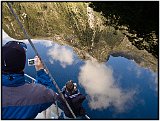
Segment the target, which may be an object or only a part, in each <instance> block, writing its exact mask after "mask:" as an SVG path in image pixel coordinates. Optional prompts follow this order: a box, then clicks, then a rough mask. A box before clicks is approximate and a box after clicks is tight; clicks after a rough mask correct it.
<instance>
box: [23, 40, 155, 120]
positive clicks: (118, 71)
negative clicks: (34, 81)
mask: <svg viewBox="0 0 160 121" xmlns="http://www.w3.org/2000/svg"><path fill="white" fill-rule="evenodd" d="M33 42H34V44H35V47H36V48H37V50H38V51H39V54H40V56H41V57H42V59H43V60H44V62H45V63H46V65H47V66H48V68H49V70H50V72H51V73H52V75H53V77H54V79H55V80H56V82H57V84H58V85H59V87H60V88H62V87H63V85H64V84H65V82H66V81H68V80H70V79H72V80H74V82H76V83H77V84H78V86H79V89H80V91H81V92H82V93H84V94H85V95H86V96H87V100H85V102H84V106H85V109H86V112H87V114H88V116H90V117H91V118H92V119H156V118H157V117H158V91H157V89H158V87H157V85H158V80H157V78H158V77H157V76H158V75H157V73H154V72H152V71H151V70H150V69H147V68H143V67H140V66H139V65H138V64H136V63H135V62H134V61H133V60H128V59H126V58H123V57H112V56H110V58H109V60H108V62H106V63H104V66H107V67H109V68H110V69H112V72H113V77H114V80H115V82H114V84H115V85H116V86H117V87H118V90H122V91H132V92H134V95H133V97H132V98H131V99H130V100H129V101H128V102H127V105H128V107H127V108H126V109H125V110H123V111H117V108H115V107H114V105H110V106H106V108H100V109H92V108H91V107H90V106H89V102H88V101H89V100H88V99H89V95H88V94H87V92H86V91H85V88H84V87H83V85H80V84H79V79H78V77H79V73H80V71H81V67H82V66H83V65H84V64H85V61H83V60H81V59H79V58H78V56H77V55H76V54H75V53H74V52H73V50H72V48H70V47H67V46H63V48H61V46H59V45H57V44H54V43H51V42H50V41H43V40H41V41H33ZM55 45H56V46H57V49H55V50H54V51H58V52H59V53H60V54H63V53H61V52H63V51H65V52H66V50H68V53H69V54H71V53H72V59H70V58H68V56H69V55H67V54H66V58H65V59H64V58H63V57H64V56H65V55H63V56H62V58H61V57H59V59H56V58H52V57H51V55H50V54H49V53H50V52H51V50H52V49H51V48H53V47H55V48H56V46H55ZM27 46H28V50H27V58H34V56H35V54H34V52H33V49H32V48H31V46H30V45H29V44H27ZM58 48H59V49H58ZM49 50H50V52H49ZM52 51H53V50H52ZM70 52H71V53H70ZM57 56H58V55H55V56H54V57H57ZM59 56H60V55H59ZM63 59H64V60H65V61H66V62H63ZM90 71H92V70H90ZM97 71H98V70H97ZM25 73H27V74H28V75H30V76H32V77H35V75H36V72H35V69H34V67H32V66H28V65H26V68H25ZM88 74H89V73H88ZM99 83H101V82H99ZM106 88H107V87H106ZM95 90H96V88H95ZM104 93H107V91H106V92H104ZM110 93H112V92H110ZM122 100H123V99H122ZM106 101H107V99H106ZM122 108H123V107H122Z"/></svg>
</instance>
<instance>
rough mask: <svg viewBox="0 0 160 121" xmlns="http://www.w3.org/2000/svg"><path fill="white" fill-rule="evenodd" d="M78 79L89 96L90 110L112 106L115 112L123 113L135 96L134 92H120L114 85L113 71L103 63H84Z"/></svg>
mask: <svg viewBox="0 0 160 121" xmlns="http://www.w3.org/2000/svg"><path fill="white" fill-rule="evenodd" d="M78 79H79V83H80V84H81V85H82V86H83V87H84V89H85V91H86V93H87V94H88V95H89V106H90V107H91V108H92V109H105V108H107V107H109V106H114V107H115V108H116V111H117V112H123V111H125V109H127V103H128V102H129V101H131V99H133V96H134V94H135V91H128V92H125V91H123V90H121V89H120V88H119V87H118V86H117V85H116V83H115V79H114V78H113V71H112V70H111V68H109V67H107V66H106V65H105V64H104V63H98V62H96V61H90V60H88V61H86V62H85V64H84V65H83V66H82V67H81V69H80V73H79V77H78Z"/></svg>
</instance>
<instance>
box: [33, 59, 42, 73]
mask: <svg viewBox="0 0 160 121" xmlns="http://www.w3.org/2000/svg"><path fill="white" fill-rule="evenodd" d="M34 59H35V60H36V64H35V68H36V71H39V70H41V69H44V67H43V64H42V63H41V61H40V59H39V57H38V56H35V57H34Z"/></svg>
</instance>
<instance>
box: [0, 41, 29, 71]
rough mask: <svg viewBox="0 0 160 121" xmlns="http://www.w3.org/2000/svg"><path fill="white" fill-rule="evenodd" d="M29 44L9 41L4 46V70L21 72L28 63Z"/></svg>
mask: <svg viewBox="0 0 160 121" xmlns="http://www.w3.org/2000/svg"><path fill="white" fill-rule="evenodd" d="M26 49H27V46H26V44H25V43H23V42H18V41H9V42H7V43H6V44H5V45H4V46H3V47H2V72H9V73H11V72H13V73H17V72H21V71H23V69H24V67H25V63H26V51H25V50H26Z"/></svg>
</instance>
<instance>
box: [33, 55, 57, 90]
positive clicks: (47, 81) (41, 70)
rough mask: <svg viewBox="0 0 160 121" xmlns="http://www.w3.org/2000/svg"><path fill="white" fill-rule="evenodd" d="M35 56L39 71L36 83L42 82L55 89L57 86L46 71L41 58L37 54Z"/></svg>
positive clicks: (36, 66) (36, 67)
mask: <svg viewBox="0 0 160 121" xmlns="http://www.w3.org/2000/svg"><path fill="white" fill-rule="evenodd" d="M35 58H36V65H35V69H36V71H37V76H36V82H35V83H39V84H42V85H44V86H46V87H48V88H51V89H52V90H55V86H54V84H53V82H52V80H51V79H50V77H49V75H48V74H47V73H46V72H45V70H44V67H43V65H42V63H41V61H40V59H39V58H38V56H36V57H35Z"/></svg>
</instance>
